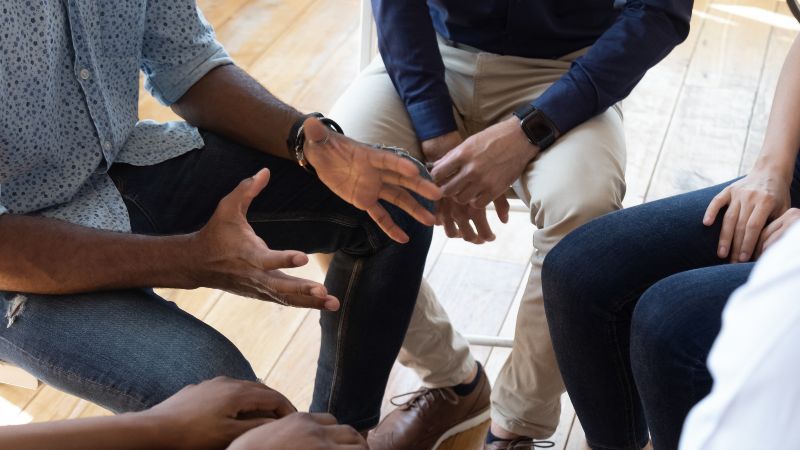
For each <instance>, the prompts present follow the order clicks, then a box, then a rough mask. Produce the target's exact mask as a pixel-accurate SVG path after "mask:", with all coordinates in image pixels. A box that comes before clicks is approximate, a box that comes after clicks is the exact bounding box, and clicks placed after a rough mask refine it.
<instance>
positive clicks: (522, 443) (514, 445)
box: [506, 437, 556, 450]
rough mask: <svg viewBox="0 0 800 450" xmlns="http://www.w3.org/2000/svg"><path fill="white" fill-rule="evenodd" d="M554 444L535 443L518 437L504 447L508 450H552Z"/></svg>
mask: <svg viewBox="0 0 800 450" xmlns="http://www.w3.org/2000/svg"><path fill="white" fill-rule="evenodd" d="M555 446H556V443H555V442H553V441H537V440H535V439H532V438H529V437H518V438H515V439H512V440H511V441H509V442H508V446H507V447H506V448H507V449H509V450H516V449H524V448H552V447H555Z"/></svg>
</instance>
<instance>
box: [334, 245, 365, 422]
mask: <svg viewBox="0 0 800 450" xmlns="http://www.w3.org/2000/svg"><path fill="white" fill-rule="evenodd" d="M361 265H362V260H361V258H358V259H356V261H355V264H354V265H353V272H352V273H351V274H350V281H349V283H348V285H347V291H345V294H344V298H343V302H344V304H343V305H342V310H341V312H340V313H339V323H338V324H337V327H336V328H337V329H336V358H335V359H334V361H335V363H334V366H333V374H332V376H331V379H332V383H331V384H332V386H331V392H330V394H329V395H328V409H329V410H330V409H331V405H333V404H334V401H335V400H336V399H337V397H338V387H339V361H341V358H342V353H343V352H342V335H343V334H344V330H345V329H346V328H347V326H346V325H347V323H346V322H347V315H348V314H347V311H348V310H349V309H350V304H351V294H352V292H353V286H354V285H355V284H356V282H357V281H358V278H359V276H360V275H361ZM333 412H334V413H336V412H337V411H333ZM334 415H335V414H334Z"/></svg>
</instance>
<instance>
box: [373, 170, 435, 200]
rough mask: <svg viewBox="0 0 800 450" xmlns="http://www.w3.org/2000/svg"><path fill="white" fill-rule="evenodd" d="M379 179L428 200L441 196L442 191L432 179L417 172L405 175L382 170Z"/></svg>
mask: <svg viewBox="0 0 800 450" xmlns="http://www.w3.org/2000/svg"><path fill="white" fill-rule="evenodd" d="M381 181H383V182H384V183H388V184H390V185H394V186H400V187H403V188H406V189H408V190H410V191H411V192H414V193H416V194H419V195H421V196H423V197H425V198H427V199H428V200H439V199H440V198H442V191H441V189H439V186H436V185H435V184H434V183H433V182H432V181H430V180H426V179H425V178H423V177H422V175H420V174H419V172H417V173H416V174H415V175H413V176H410V177H407V176H403V175H400V174H398V173H397V172H390V171H382V172H381Z"/></svg>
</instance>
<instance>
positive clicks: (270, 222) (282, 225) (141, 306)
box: [0, 132, 432, 429]
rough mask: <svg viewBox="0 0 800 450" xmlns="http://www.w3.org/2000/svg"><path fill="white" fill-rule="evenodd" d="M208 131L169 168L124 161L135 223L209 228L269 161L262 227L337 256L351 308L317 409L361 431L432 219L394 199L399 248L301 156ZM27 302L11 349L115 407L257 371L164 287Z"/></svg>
mask: <svg viewBox="0 0 800 450" xmlns="http://www.w3.org/2000/svg"><path fill="white" fill-rule="evenodd" d="M203 138H204V140H205V147H204V148H202V149H198V150H195V151H192V152H189V153H187V154H185V155H183V156H180V157H177V158H174V159H171V160H168V161H165V162H163V163H161V164H157V165H154V166H147V167H136V166H131V165H125V164H119V165H114V166H113V167H112V168H111V170H110V171H109V173H110V175H111V177H112V179H113V180H114V182H115V184H116V185H117V187H118V189H119V190H120V192H121V194H122V196H123V198H124V200H125V203H126V205H127V207H128V211H129V215H130V218H131V226H132V229H133V231H134V232H136V233H142V234H159V235H161V234H175V233H186V232H191V231H195V230H198V229H199V228H201V227H202V226H203V225H204V224H205V223H206V222H207V221H208V219H209V218H210V217H211V215H212V213H213V212H214V210H215V208H216V206H217V203H218V202H219V201H220V199H222V197H224V196H225V195H227V194H228V193H229V192H230V191H232V190H233V189H234V187H235V186H236V185H237V184H238V183H239V182H240V181H241V180H243V179H245V178H247V177H250V176H252V175H254V174H255V173H256V172H257V171H258V170H259V169H261V168H263V167H267V168H269V169H270V171H271V178H270V182H269V185H268V186H267V187H266V188H265V190H264V192H262V193H261V194H260V195H259V196H258V197H257V198H256V199H255V200H254V201H253V203H252V205H251V207H250V210H249V213H248V221H249V222H250V224H251V225H252V227H253V229H254V230H255V232H256V233H257V234H258V235H259V236H260V237H261V238H263V239H264V240H265V241H266V242H267V244H268V245H269V246H270V247H271V248H273V249H278V250H283V249H296V250H301V251H304V252H308V253H314V252H324V253H334V252H335V254H336V255H335V257H334V259H333V263H332V264H331V267H330V270H329V271H328V275H327V278H326V279H325V285H326V287H327V288H328V290H329V292H330V293H331V294H333V295H335V296H336V297H338V298H339V299H340V300H341V303H342V305H341V309H340V310H339V311H338V312H322V313H321V318H320V324H321V327H322V347H321V350H320V355H319V364H318V369H317V377H316V384H315V386H314V396H313V402H312V405H311V410H312V411H328V412H331V413H332V414H333V415H335V416H336V417H337V418H338V419H339V421H340V422H342V423H347V424H350V425H353V426H354V427H356V428H358V429H367V428H370V427H372V426H374V425H375V424H377V421H378V418H379V415H380V405H381V400H382V397H383V392H384V389H385V386H386V382H387V380H388V377H389V371H390V370H391V367H392V364H393V363H394V360H395V357H396V356H397V353H398V351H399V349H400V345H401V343H402V341H403V337H404V336H405V331H406V328H407V326H408V322H409V320H410V318H411V313H412V311H413V308H414V303H415V301H416V296H417V292H418V291H419V286H420V281H421V279H422V271H423V266H424V264H425V258H426V256H427V251H428V246H429V245H430V239H431V235H432V231H431V229H430V228H429V227H425V226H423V225H421V224H419V223H418V222H416V221H415V220H413V219H412V218H411V217H409V216H408V215H406V214H405V213H403V212H402V211H400V210H399V209H397V208H394V207H391V206H388V205H387V210H388V211H389V213H390V214H391V215H392V218H393V219H394V220H395V221H396V222H397V223H398V225H399V226H400V227H401V228H402V229H404V230H405V231H406V232H407V233H408V234H409V237H410V238H411V241H410V242H409V243H408V244H404V245H401V244H397V243H395V242H394V241H392V240H391V239H389V238H388V237H387V236H386V235H385V234H384V233H383V232H382V231H381V230H380V229H379V228H378V227H377V225H375V223H374V222H373V221H372V220H371V219H370V218H369V217H368V215H367V214H366V213H364V212H362V211H359V210H358V209H356V208H355V207H353V206H351V205H349V204H347V203H346V202H344V201H343V200H341V199H340V198H339V197H337V196H336V195H335V194H334V193H332V192H331V191H330V190H329V189H328V188H326V187H325V186H324V185H323V184H322V183H321V182H320V181H319V180H318V179H317V177H316V176H313V175H311V174H309V173H307V172H305V171H304V170H303V169H301V168H300V167H298V166H297V164H295V163H292V162H291V161H288V160H284V159H281V158H277V157H273V156H270V155H266V154H264V153H261V152H257V151H255V150H252V149H249V148H245V147H242V146H239V145H236V144H234V143H232V142H231V141H228V140H226V139H223V138H221V137H219V136H216V135H214V134H212V133H208V132H205V133H203ZM424 204H425V205H426V206H428V207H430V206H431V205H430V203H429V202H427V203H424ZM75 263H76V264H79V263H80V262H79V261H76V262H75ZM121 264H122V265H123V267H121V268H120V270H124V262H122V263H121ZM0 294H2V293H0ZM2 295H3V296H4V297H7V298H8V299H11V298H15V297H17V294H12V293H6V294H2ZM24 298H25V307H24V308H25V309H24V310H23V311H22V312H21V313H20V314H18V315H17V318H16V321H15V322H14V324H13V325H12V326H10V327H8V328H6V327H5V324H4V325H3V326H2V327H0V359H3V360H8V361H10V362H12V363H14V364H16V365H18V366H20V367H23V368H25V369H27V370H29V371H30V372H32V373H33V374H35V375H36V376H38V377H40V378H41V379H42V380H44V381H45V382H47V383H48V384H52V385H54V386H56V387H58V388H61V389H64V390H66V391H68V392H71V393H74V394H76V395H79V396H82V397H85V398H87V399H89V400H92V401H94V402H97V403H99V404H100V405H102V406H105V407H107V408H110V409H112V410H114V411H117V412H121V411H131V410H139V409H143V408H147V407H150V406H153V405H154V404H156V403H158V402H160V401H162V400H164V399H165V398H166V397H168V396H169V395H171V394H173V393H175V392H176V391H177V390H179V389H180V388H181V387H183V386H184V385H186V384H189V383H196V382H199V381H202V380H204V379H208V378H213V377H214V376H217V375H228V376H232V377H235V378H243V379H256V374H254V373H253V370H252V368H251V367H250V364H249V363H248V362H247V361H246V360H245V359H244V356H242V354H241V353H240V352H239V351H238V350H237V349H236V348H235V347H234V346H233V344H231V343H230V342H229V341H228V340H227V339H226V338H225V337H223V336H222V335H221V334H219V333H218V332H217V331H216V330H214V329H212V328H211V327H209V326H208V325H206V324H204V323H203V322H201V321H199V320H197V319H195V318H194V317H192V316H190V315H189V314H186V313H184V312H183V311H181V310H180V309H178V308H177V307H175V305H173V304H171V303H170V302H167V301H165V300H163V299H162V298H160V297H158V296H157V295H155V294H154V293H153V292H152V291H151V290H142V289H130V290H125V291H117V292H96V293H86V294H80V295H65V296H44V295H24ZM10 304H11V302H9V305H10ZM245 332H246V330H245Z"/></svg>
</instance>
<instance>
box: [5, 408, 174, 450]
mask: <svg viewBox="0 0 800 450" xmlns="http://www.w3.org/2000/svg"><path fill="white" fill-rule="evenodd" d="M162 431H163V430H160V429H159V427H158V424H151V423H149V421H148V420H147V418H146V417H145V416H144V415H142V414H137V413H132V414H123V415H119V416H113V417H95V418H89V419H77V420H65V421H59V422H46V423H36V424H30V425H16V426H5V427H0V448H8V449H12V448H13V449H14V450H51V449H54V448H58V449H60V450H72V449H74V450H95V449H96V450H128V449H131V450H147V449H165V448H169V445H167V444H168V443H167V442H165V437H166V436H167V435H166V434H165V433H163V432H162Z"/></svg>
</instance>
